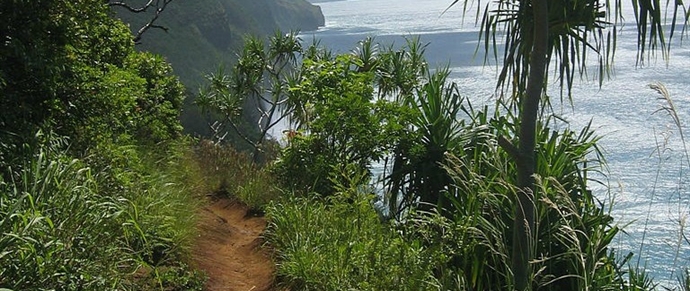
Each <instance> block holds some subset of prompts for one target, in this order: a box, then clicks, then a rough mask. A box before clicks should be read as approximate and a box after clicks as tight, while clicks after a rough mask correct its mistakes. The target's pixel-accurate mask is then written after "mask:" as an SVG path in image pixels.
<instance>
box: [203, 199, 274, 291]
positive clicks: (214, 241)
mask: <svg viewBox="0 0 690 291" xmlns="http://www.w3.org/2000/svg"><path fill="white" fill-rule="evenodd" d="M248 211H249V209H248V207H246V206H245V205H242V204H240V203H238V202H235V201H232V200H230V199H227V198H213V199H212V200H211V201H210V202H209V204H208V205H206V206H205V207H203V210H202V211H201V213H199V234H200V235H199V236H198V237H197V240H196V243H195V246H194V248H193V250H192V255H193V257H194V264H195V266H196V267H197V268H198V269H201V270H203V271H205V272H206V274H208V277H209V279H208V281H207V282H206V288H205V290H208V291H221V290H222V291H250V290H251V291H268V290H272V286H273V282H274V266H275V265H274V264H273V262H272V261H271V259H270V257H269V255H268V254H267V253H266V251H265V250H264V249H262V248H261V244H262V239H261V237H260V235H261V233H262V232H263V231H264V228H265V227H266V220H265V219H264V218H263V217H256V216H251V215H248V214H247V213H248Z"/></svg>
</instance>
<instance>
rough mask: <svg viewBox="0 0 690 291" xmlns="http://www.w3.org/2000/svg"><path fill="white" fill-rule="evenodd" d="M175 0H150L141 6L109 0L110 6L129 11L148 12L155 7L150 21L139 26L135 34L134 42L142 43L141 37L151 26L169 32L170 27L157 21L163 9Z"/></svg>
mask: <svg viewBox="0 0 690 291" xmlns="http://www.w3.org/2000/svg"><path fill="white" fill-rule="evenodd" d="M172 1H173V0H148V1H147V2H146V4H144V5H143V6H141V7H135V6H132V5H130V4H128V3H127V2H124V1H118V0H107V3H108V6H110V7H122V8H123V9H126V10H127V11H129V12H131V13H146V12H147V11H148V10H149V9H154V10H155V11H154V14H153V16H152V17H151V19H149V21H148V22H146V23H145V24H144V25H143V26H142V27H141V28H139V29H138V30H137V32H136V34H135V35H134V39H133V40H134V43H137V44H138V43H140V41H141V37H142V36H143V35H144V33H146V31H148V30H149V29H151V28H157V29H162V30H163V31H165V32H168V28H167V27H164V26H161V25H157V24H156V21H157V20H158V18H159V17H160V16H161V14H163V11H165V8H166V7H167V6H168V4H170V2H172Z"/></svg>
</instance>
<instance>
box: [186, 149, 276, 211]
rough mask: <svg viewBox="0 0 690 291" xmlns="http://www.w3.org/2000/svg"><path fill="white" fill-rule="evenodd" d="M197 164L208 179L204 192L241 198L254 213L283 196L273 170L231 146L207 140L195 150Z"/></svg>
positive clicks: (204, 178)
mask: <svg viewBox="0 0 690 291" xmlns="http://www.w3.org/2000/svg"><path fill="white" fill-rule="evenodd" d="M194 162H195V163H196V164H195V166H196V169H197V171H198V173H199V174H201V175H202V177H203V180H204V181H203V185H204V186H203V191H204V193H207V194H212V193H217V194H222V195H227V196H228V197H234V198H237V199H239V200H240V201H242V202H244V203H245V204H247V205H248V206H250V207H251V208H253V209H254V210H261V209H262V208H263V207H264V206H265V205H267V204H268V203H269V202H270V201H272V200H275V199H278V197H279V196H280V195H281V194H282V192H281V191H280V190H279V189H278V188H277V187H276V186H275V185H276V182H275V180H274V178H273V175H272V174H271V171H270V168H269V167H266V166H265V165H260V164H256V163H254V162H253V161H252V157H250V156H249V155H248V154H247V153H243V152H238V151H237V150H235V149H234V148H232V147H230V146H227V145H220V144H216V143H213V142H211V141H208V140H203V141H201V142H200V143H199V144H198V145H196V147H195V151H194Z"/></svg>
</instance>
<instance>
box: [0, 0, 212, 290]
mask: <svg viewBox="0 0 690 291" xmlns="http://www.w3.org/2000/svg"><path fill="white" fill-rule="evenodd" d="M0 28H1V30H0V37H1V38H2V44H1V45H0V173H2V174H1V175H0V232H1V233H2V236H1V237H0V249H1V251H0V266H1V267H0V288H10V289H13V290H123V289H136V290H142V289H143V290H146V289H152V288H156V289H162V288H173V289H174V288H181V289H184V290H193V289H199V288H200V287H201V283H203V276H202V275H201V274H199V273H196V272H194V271H192V270H191V269H190V268H189V267H188V266H187V263H186V262H187V261H188V258H187V257H188V254H187V252H188V249H189V245H190V239H191V237H192V235H193V231H194V229H195V228H194V219H192V217H193V216H192V215H193V213H194V211H195V209H196V205H198V204H197V203H198V202H197V200H198V199H196V198H195V197H194V196H193V195H190V193H191V192H193V190H194V189H193V187H196V186H195V185H198V184H195V183H198V182H199V180H195V179H191V177H192V176H193V171H192V170H191V168H190V167H192V166H193V164H192V163H190V162H189V161H188V160H187V159H186V158H185V157H186V156H189V155H191V154H190V153H189V152H188V150H187V149H185V148H186V147H189V145H190V143H188V142H186V141H185V140H182V139H180V133H181V129H182V128H181V126H180V123H179V120H178V119H179V114H180V109H181V105H182V100H183V91H184V88H183V87H182V85H181V84H180V83H179V81H178V79H177V77H176V76H174V75H173V74H172V70H171V67H170V65H169V64H167V63H166V62H165V61H163V59H162V58H161V57H159V56H156V55H153V54H150V53H142V52H136V51H135V50H134V44H133V42H132V35H131V33H130V31H129V28H128V27H127V26H125V25H124V24H123V23H121V22H120V21H118V20H116V19H114V18H112V17H111V12H110V8H109V7H108V5H107V2H103V1H95V0H90V1H89V0H80V1H43V0H39V1H21V0H10V1H2V3H0ZM195 171H196V170H195Z"/></svg>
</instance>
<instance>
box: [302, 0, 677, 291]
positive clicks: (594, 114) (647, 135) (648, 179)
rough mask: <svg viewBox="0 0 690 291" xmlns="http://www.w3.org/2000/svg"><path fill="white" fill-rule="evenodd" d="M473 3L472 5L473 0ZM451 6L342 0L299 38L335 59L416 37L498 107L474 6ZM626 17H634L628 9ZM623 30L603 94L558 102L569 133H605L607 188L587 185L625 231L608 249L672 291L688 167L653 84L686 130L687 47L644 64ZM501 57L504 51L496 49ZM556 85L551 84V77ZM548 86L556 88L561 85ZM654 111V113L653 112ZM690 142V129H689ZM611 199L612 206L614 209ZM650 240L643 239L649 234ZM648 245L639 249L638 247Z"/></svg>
mask: <svg viewBox="0 0 690 291" xmlns="http://www.w3.org/2000/svg"><path fill="white" fill-rule="evenodd" d="M468 2H469V3H470V4H472V3H474V4H473V5H477V3H476V2H473V1H468ZM450 3H451V0H346V1H336V2H323V3H319V4H318V5H320V6H321V8H322V11H323V13H324V15H325V17H326V26H325V27H323V28H321V29H319V30H318V31H313V32H303V33H302V38H303V39H305V40H309V39H311V38H312V37H315V38H317V39H319V40H320V41H321V43H322V44H323V45H326V46H328V47H329V48H331V49H333V50H334V52H349V51H350V50H351V49H353V48H354V47H355V46H356V44H357V42H358V41H360V40H362V39H364V38H365V37H367V36H375V37H376V38H375V39H376V40H377V41H378V42H380V43H390V44H398V45H400V44H403V43H404V37H408V36H420V38H421V40H422V42H425V43H427V42H428V43H429V46H428V47H427V50H426V58H427V60H428V61H429V63H430V64H431V65H432V66H446V65H448V66H450V67H451V68H452V70H453V74H452V75H451V77H452V79H453V81H454V82H457V83H458V84H459V86H460V89H461V92H462V94H463V95H465V96H466V97H468V98H470V99H471V100H472V101H473V104H475V105H479V104H482V103H490V102H492V100H494V98H495V97H494V94H493V93H494V86H495V82H496V76H497V72H496V71H497V67H496V64H495V63H494V62H490V63H489V64H488V65H487V64H485V63H484V55H483V54H482V50H481V49H480V50H479V52H477V43H478V32H479V28H478V27H477V26H476V25H475V21H474V20H475V18H474V15H475V14H474V13H476V8H477V7H476V6H475V7H472V6H470V7H469V9H468V13H467V14H466V15H465V16H464V17H463V12H462V6H461V4H462V3H463V1H460V2H459V5H457V7H454V8H451V9H449V10H448V11H446V12H445V13H443V11H444V10H445V9H446V8H448V5H449V4H450ZM625 15H632V14H631V10H630V9H628V8H626V9H625ZM623 24H624V25H622V26H620V27H619V28H620V31H619V32H618V38H617V50H616V58H615V60H614V70H613V75H612V76H611V79H608V80H605V81H604V83H603V85H602V86H601V87H599V85H598V82H597V81H594V80H595V79H596V78H597V77H598V76H596V75H594V74H592V75H589V76H588V80H583V81H581V82H577V81H576V84H575V87H574V88H573V100H572V106H571V105H570V103H568V102H566V103H563V104H560V103H558V102H555V103H554V108H555V109H556V111H557V112H555V113H556V114H559V115H560V116H562V117H563V118H564V119H566V120H567V121H568V122H569V126H570V127H571V128H572V129H574V130H579V129H581V128H582V127H584V126H585V125H587V123H588V122H590V121H591V122H592V126H593V128H595V130H596V133H597V134H598V135H599V136H601V137H602V138H601V142H600V146H601V147H602V148H603V149H604V151H605V158H606V160H607V162H608V168H607V169H606V170H605V172H606V176H605V177H599V178H598V179H599V180H601V181H603V182H604V184H605V186H602V185H598V184H596V183H591V186H592V188H593V190H594V192H595V193H596V195H597V197H598V198H599V199H600V200H601V201H602V202H603V203H605V205H606V207H609V206H611V205H612V215H613V217H614V218H615V220H616V222H617V223H618V224H619V225H621V226H624V231H625V233H622V234H620V235H619V236H618V237H617V239H616V240H615V241H614V243H613V245H612V247H614V248H616V249H617V250H618V252H619V253H620V254H621V255H624V254H627V252H634V253H636V257H635V258H634V259H633V262H636V260H637V259H638V258H639V259H640V262H641V263H640V264H641V265H643V266H646V269H647V272H648V273H649V274H651V275H652V276H654V278H655V280H656V281H657V282H659V283H662V284H663V285H666V286H674V285H677V283H676V281H675V280H676V276H677V275H678V274H679V271H680V270H682V269H684V268H686V267H690V242H688V241H686V240H685V238H684V237H683V235H684V233H685V231H688V230H689V229H688V225H687V224H689V223H690V221H688V218H689V217H690V189H689V188H688V187H687V182H688V181H689V180H690V169H689V167H688V164H687V159H686V156H685V154H684V153H685V152H686V150H685V148H684V145H683V142H682V140H681V135H680V131H679V130H678V128H677V127H676V126H675V125H674V123H673V120H672V119H671V118H670V117H669V116H668V115H667V114H666V113H664V112H663V111H662V112H657V111H658V110H659V109H660V108H662V106H664V105H665V103H663V102H662V101H660V100H659V99H658V97H659V95H658V94H656V93H655V92H654V91H653V90H651V89H650V88H649V87H648V84H650V83H654V82H662V83H663V84H664V85H665V86H666V87H667V88H668V91H669V92H670V95H671V98H672V99H673V100H674V104H675V107H676V111H677V113H678V116H679V119H680V122H681V124H682V126H688V127H690V96H689V95H688V94H690V44H682V43H681V41H680V37H676V41H674V42H673V44H672V45H673V47H672V50H671V55H670V58H669V61H668V62H665V61H664V60H663V59H662V58H661V57H660V53H659V57H658V58H657V59H656V60H654V59H652V60H649V61H648V62H647V63H646V64H645V65H644V66H640V65H639V64H637V62H636V56H637V42H636V41H637V33H636V28H635V24H634V17H631V16H630V17H627V20H626V21H624V23H623ZM499 55H500V52H499ZM552 79H555V78H552ZM557 85H558V84H555V83H554V84H552V85H551V88H552V90H553V88H557ZM655 112H656V113H655ZM683 132H684V134H686V135H688V137H687V139H688V142H690V130H687V129H685V128H683ZM612 202H613V203H612ZM645 233H646V236H645V237H644V240H643V234H645ZM641 246H642V249H641V252H640V248H641Z"/></svg>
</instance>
